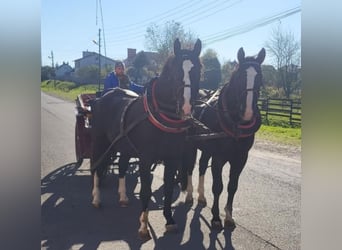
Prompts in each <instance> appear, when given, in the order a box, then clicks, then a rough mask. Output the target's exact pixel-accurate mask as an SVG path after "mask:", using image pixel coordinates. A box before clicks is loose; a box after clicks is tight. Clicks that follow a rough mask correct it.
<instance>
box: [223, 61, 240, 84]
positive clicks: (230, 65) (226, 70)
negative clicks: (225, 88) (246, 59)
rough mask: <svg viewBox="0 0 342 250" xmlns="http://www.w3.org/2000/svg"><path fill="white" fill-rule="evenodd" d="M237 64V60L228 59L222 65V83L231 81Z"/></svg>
mask: <svg viewBox="0 0 342 250" xmlns="http://www.w3.org/2000/svg"><path fill="white" fill-rule="evenodd" d="M236 65H237V62H236V61H227V62H225V63H224V64H223V65H222V69H221V72H222V84H226V83H227V82H229V80H230V78H231V76H232V73H233V71H234V69H235V66H236Z"/></svg>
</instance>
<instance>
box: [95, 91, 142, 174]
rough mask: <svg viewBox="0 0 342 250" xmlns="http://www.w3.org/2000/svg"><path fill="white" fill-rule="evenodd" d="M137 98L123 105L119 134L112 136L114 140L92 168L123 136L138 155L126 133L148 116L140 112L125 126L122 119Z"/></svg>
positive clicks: (96, 166) (96, 164)
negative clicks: (136, 117)
mask: <svg viewBox="0 0 342 250" xmlns="http://www.w3.org/2000/svg"><path fill="white" fill-rule="evenodd" d="M137 100H139V98H135V99H132V100H130V102H129V103H128V104H127V105H126V106H125V109H124V111H123V112H122V114H121V119H120V134H119V135H118V136H117V137H115V138H114V140H113V141H112V143H111V144H110V145H109V147H108V148H107V150H106V151H105V152H104V153H103V154H102V155H101V157H100V158H99V159H98V160H97V161H96V162H95V163H94V165H93V169H94V170H96V169H97V168H98V166H99V164H100V163H101V162H102V161H103V160H104V159H105V157H107V156H108V154H109V153H110V152H111V150H112V148H113V147H114V145H115V144H116V143H117V142H118V141H119V140H121V139H122V138H124V137H127V139H128V142H129V144H130V145H131V146H132V147H133V149H134V150H135V152H136V153H137V154H138V155H139V152H138V151H137V149H136V148H135V146H134V145H133V143H132V142H131V141H130V139H129V137H128V133H129V132H130V131H131V130H132V129H133V128H135V127H136V126H137V125H138V124H139V123H140V122H142V121H143V120H145V119H146V118H147V117H148V116H147V114H146V113H143V114H141V115H140V116H139V117H138V119H137V120H135V121H134V122H133V123H131V124H129V125H128V126H127V128H124V120H125V116H126V113H127V110H128V108H129V107H131V105H132V104H133V103H134V102H136V101H137Z"/></svg>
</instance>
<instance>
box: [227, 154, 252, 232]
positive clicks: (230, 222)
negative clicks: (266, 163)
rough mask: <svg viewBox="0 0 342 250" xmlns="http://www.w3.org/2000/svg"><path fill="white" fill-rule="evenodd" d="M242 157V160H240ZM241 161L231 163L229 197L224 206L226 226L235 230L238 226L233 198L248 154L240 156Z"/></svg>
mask: <svg viewBox="0 0 342 250" xmlns="http://www.w3.org/2000/svg"><path fill="white" fill-rule="evenodd" d="M240 159H241V160H240ZM240 159H239V161H232V162H231V163H230V164H231V165H230V172H229V183H228V187H227V189H228V199H227V204H226V206H225V208H224V210H225V213H226V217H225V219H224V227H225V228H227V229H230V230H234V228H235V227H236V225H235V221H234V219H233V200H234V196H235V193H236V191H237V188H238V183H239V177H240V174H241V172H242V170H243V168H244V166H245V164H246V161H247V155H246V156H244V157H242V158H240Z"/></svg>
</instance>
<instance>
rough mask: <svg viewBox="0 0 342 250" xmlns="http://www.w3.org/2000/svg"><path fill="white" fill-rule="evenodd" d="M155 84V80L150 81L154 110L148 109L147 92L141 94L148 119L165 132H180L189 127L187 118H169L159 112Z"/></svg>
mask: <svg viewBox="0 0 342 250" xmlns="http://www.w3.org/2000/svg"><path fill="white" fill-rule="evenodd" d="M155 85H156V81H154V82H153V83H152V89H151V92H152V93H151V94H152V104H153V108H154V110H156V111H155V112H152V111H151V109H150V105H149V103H148V97H147V95H148V94H147V93H145V94H144V95H143V103H144V110H145V112H146V113H147V114H148V120H149V121H150V122H151V123H152V124H153V125H154V126H156V127H157V128H159V129H160V130H162V131H164V132H167V133H182V132H184V131H185V130H187V129H188V128H189V127H190V124H189V123H188V121H187V120H182V119H177V120H174V119H171V118H169V117H167V116H166V115H165V114H163V113H162V112H159V110H160V109H159V107H158V103H157V100H156V99H155V93H154V90H155Z"/></svg>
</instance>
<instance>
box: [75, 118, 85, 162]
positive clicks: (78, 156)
mask: <svg viewBox="0 0 342 250" xmlns="http://www.w3.org/2000/svg"><path fill="white" fill-rule="evenodd" d="M75 153H76V161H77V165H79V166H81V165H82V162H83V158H82V149H81V138H80V131H79V127H78V126H77V122H76V126H75Z"/></svg>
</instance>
